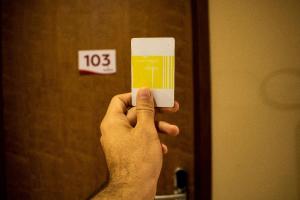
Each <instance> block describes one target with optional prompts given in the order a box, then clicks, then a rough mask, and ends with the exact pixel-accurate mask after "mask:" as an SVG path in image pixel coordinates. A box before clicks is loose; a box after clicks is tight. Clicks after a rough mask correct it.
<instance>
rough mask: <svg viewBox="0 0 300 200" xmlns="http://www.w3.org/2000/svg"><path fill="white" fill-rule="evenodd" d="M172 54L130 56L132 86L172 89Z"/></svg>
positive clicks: (173, 71)
mask: <svg viewBox="0 0 300 200" xmlns="http://www.w3.org/2000/svg"><path fill="white" fill-rule="evenodd" d="M174 59H175V57H174V56H132V57H131V65H132V66H131V70H132V87H133V88H140V87H149V88H155V89H174V73H175V64H174V63H175V62H174Z"/></svg>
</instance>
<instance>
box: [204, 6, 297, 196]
mask: <svg viewBox="0 0 300 200" xmlns="http://www.w3.org/2000/svg"><path fill="white" fill-rule="evenodd" d="M209 3H210V5H209V6H210V8H209V11H210V31H211V67H212V115H213V119H212V123H213V124H212V126H213V199H214V200H221V199H222V200H227V199H228V200H229V199H230V200H239V199H243V200H247V199H249V200H254V199H272V200H276V199H289V200H296V199H299V198H300V191H299V189H300V55H299V53H300V26H299V20H300V1H298V0H290V1H285V0H275V1H268V0H261V1H238V0H227V1H217V0H210V1H209Z"/></svg>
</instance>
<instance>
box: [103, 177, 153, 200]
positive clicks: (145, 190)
mask: <svg viewBox="0 0 300 200" xmlns="http://www.w3.org/2000/svg"><path fill="white" fill-rule="evenodd" d="M156 187H157V180H143V181H138V180H135V181H133V180H131V181H122V180H115V179H112V180H110V182H109V183H108V186H107V189H109V190H111V191H114V192H115V194H116V196H118V198H117V199H132V200H140V199H145V200H148V199H149V200H150V199H151V200H153V199H154V196H155V194H156Z"/></svg>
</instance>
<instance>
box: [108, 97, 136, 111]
mask: <svg viewBox="0 0 300 200" xmlns="http://www.w3.org/2000/svg"><path fill="white" fill-rule="evenodd" d="M130 105H131V93H124V94H118V95H116V96H114V97H113V98H112V99H111V101H110V104H109V106H108V109H107V113H121V114H124V113H126V112H127V107H128V106H130Z"/></svg>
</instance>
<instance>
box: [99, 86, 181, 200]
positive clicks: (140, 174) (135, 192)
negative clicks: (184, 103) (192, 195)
mask: <svg viewBox="0 0 300 200" xmlns="http://www.w3.org/2000/svg"><path fill="white" fill-rule="evenodd" d="M130 103H131V94H130V93H126V94H120V95H117V96H115V97H114V98H113V99H112V100H111V103H110V105H109V108H108V110H107V113H106V115H105V117H104V119H103V120H102V122H101V126H100V129H101V133H102V136H101V139H100V141H101V144H102V147H103V150H104V153H105V157H106V161H107V165H108V169H109V173H110V182H109V186H108V187H107V190H106V191H111V190H115V191H113V192H112V194H109V195H110V196H109V197H108V198H109V199H114V197H115V198H116V199H122V198H123V199H151V200H153V199H154V196H155V193H156V186H157V181H158V178H159V174H160V171H161V167H162V161H163V153H167V146H166V145H164V144H161V143H160V140H159V137H158V133H164V134H168V135H173V136H175V135H177V134H178V133H179V129H178V127H177V126H176V125H172V124H170V123H168V122H163V121H159V122H155V120H154V118H155V109H154V100H153V96H152V94H151V92H150V90H149V89H140V90H139V91H138V95H137V105H136V107H133V108H129V105H130ZM178 109H179V104H178V103H177V102H176V103H175V105H174V107H173V108H165V109H160V110H158V111H160V112H176V111H177V110H178ZM113 188H115V189H113ZM104 193H105V191H103V192H101V193H100V195H98V197H100V198H101V197H102V199H105V194H104ZM101 194H102V195H101ZM112 195H115V196H112Z"/></svg>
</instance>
